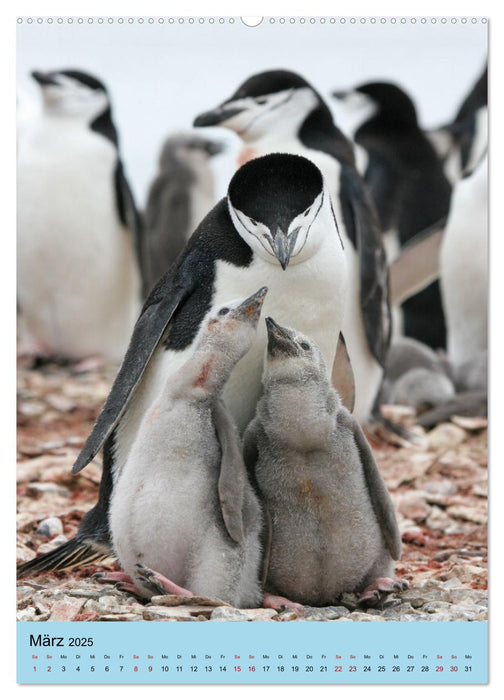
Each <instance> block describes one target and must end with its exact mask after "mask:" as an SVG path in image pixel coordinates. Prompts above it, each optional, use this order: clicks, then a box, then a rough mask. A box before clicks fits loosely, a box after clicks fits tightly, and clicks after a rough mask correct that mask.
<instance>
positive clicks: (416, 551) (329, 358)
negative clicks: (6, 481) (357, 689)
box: [16, 16, 488, 684]
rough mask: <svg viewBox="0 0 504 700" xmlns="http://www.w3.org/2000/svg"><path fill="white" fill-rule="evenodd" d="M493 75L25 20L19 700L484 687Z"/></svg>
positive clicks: (393, 27) (412, 61)
mask: <svg viewBox="0 0 504 700" xmlns="http://www.w3.org/2000/svg"><path fill="white" fill-rule="evenodd" d="M487 52H488V20H487V19H486V18H485V17H481V16H467V17H466V16H464V17H459V16H457V17H455V16H454V17H452V16H436V17H424V16H416V17H411V16H408V17H388V16H387V17H381V16H376V17H358V16H345V17H339V16H333V17H328V16H327V17H311V16H303V17H300V16H292V17H291V16H282V17H279V16H275V17H239V16H236V17H227V16H204V17H199V16H190V17H189V16H185V17H168V16H166V17H148V16H120V17H119V16H114V17H108V16H89V17H82V16H79V17H77V16H50V17H48V16H41V17H36V16H29V17H25V16H23V17H19V18H18V19H17V193H18V197H17V317H18V324H17V360H18V361H17V388H18V401H17V417H18V433H17V456H18V465H17V486H18V488H17V610H16V615H17V680H18V683H21V684H63V683H67V684H68V683H81V684H82V683H90V684H101V683H110V684H115V683H117V684H127V683H137V684H148V683H166V684H176V683H187V684H202V683H206V684H208V683H213V684H223V683H240V684H254V683H257V684H282V683H283V684H297V683H299V684H308V683H311V684H318V683H320V684H342V683H355V684H358V683H361V684H364V683H381V684H392V683H411V684H413V683H416V684H418V683H425V684H485V683H487V680H488V659H487V651H488V650H487V633H488V621H487V620H488V618H487V604H488V598H487V573H488V572H487V349H488V331H487V314H488V221H487V217H488V212H487V202H488V109H487ZM168 623H174V624H168ZM188 623H194V624H188Z"/></svg>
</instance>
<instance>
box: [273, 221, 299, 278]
mask: <svg viewBox="0 0 504 700" xmlns="http://www.w3.org/2000/svg"><path fill="white" fill-rule="evenodd" d="M300 228H301V227H300V226H298V228H297V229H295V230H294V231H293V232H292V233H291V235H290V236H287V234H285V233H284V232H283V231H282V229H281V228H280V227H279V228H277V232H276V234H275V238H274V240H273V252H274V253H275V256H276V258H277V260H278V262H279V263H280V265H281V266H282V270H285V269H286V267H287V265H288V264H289V262H290V259H291V256H292V252H293V250H294V247H295V245H296V241H297V237H298V233H299V230H300Z"/></svg>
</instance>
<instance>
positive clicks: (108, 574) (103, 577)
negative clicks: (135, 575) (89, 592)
mask: <svg viewBox="0 0 504 700" xmlns="http://www.w3.org/2000/svg"><path fill="white" fill-rule="evenodd" d="M93 578H96V579H98V580H99V581H100V582H101V583H116V582H117V581H121V582H124V583H133V579H132V578H131V576H130V575H129V574H126V573H124V571H97V572H96V574H93Z"/></svg>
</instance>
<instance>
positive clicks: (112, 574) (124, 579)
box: [93, 571, 145, 599]
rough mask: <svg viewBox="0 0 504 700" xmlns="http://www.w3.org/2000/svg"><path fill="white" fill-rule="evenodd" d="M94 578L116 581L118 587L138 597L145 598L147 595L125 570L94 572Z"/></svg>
mask: <svg viewBox="0 0 504 700" xmlns="http://www.w3.org/2000/svg"><path fill="white" fill-rule="evenodd" d="M93 578H94V579H98V581H100V583H115V584H116V588H118V589H119V590H120V591H124V592H125V593H132V594H133V595H134V596H136V597H137V598H141V599H145V595H144V594H143V593H142V592H141V591H140V590H139V589H138V588H137V587H136V585H135V582H134V581H133V579H132V578H131V576H130V575H129V574H126V573H124V571H97V572H96V574H93Z"/></svg>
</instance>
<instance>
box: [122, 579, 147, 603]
mask: <svg viewBox="0 0 504 700" xmlns="http://www.w3.org/2000/svg"><path fill="white" fill-rule="evenodd" d="M116 588H117V590H118V591H123V592H124V593H131V595H134V596H135V598H138V599H139V600H140V601H144V600H149V597H148V596H146V595H145V593H142V591H140V590H139V589H138V588H137V587H136V586H135V584H134V583H126V582H122V581H118V582H117V583H116Z"/></svg>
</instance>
